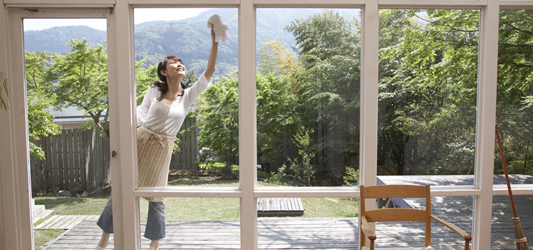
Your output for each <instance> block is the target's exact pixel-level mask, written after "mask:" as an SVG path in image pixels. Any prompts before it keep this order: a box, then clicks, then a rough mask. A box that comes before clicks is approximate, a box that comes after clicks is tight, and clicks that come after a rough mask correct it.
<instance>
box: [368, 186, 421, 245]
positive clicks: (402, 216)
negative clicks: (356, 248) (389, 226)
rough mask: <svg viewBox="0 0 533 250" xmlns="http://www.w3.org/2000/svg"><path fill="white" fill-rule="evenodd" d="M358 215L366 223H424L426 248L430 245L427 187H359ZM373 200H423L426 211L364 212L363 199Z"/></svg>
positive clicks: (393, 210) (393, 209)
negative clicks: (363, 218) (364, 218)
mask: <svg viewBox="0 0 533 250" xmlns="http://www.w3.org/2000/svg"><path fill="white" fill-rule="evenodd" d="M359 188H360V190H361V191H360V192H361V193H360V197H361V199H360V209H359V213H360V214H361V217H362V216H365V217H366V219H367V221H368V222H380V221H422V222H425V223H426V240H425V243H426V246H429V245H430V243H431V192H430V187H429V185H426V186H418V185H379V186H370V187H365V186H363V185H361V186H360V187H359ZM375 198H425V199H426V209H412V208H382V209H375V210H366V206H365V205H366V201H365V199H375Z"/></svg>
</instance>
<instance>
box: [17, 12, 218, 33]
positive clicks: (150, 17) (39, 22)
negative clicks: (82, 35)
mask: <svg viewBox="0 0 533 250" xmlns="http://www.w3.org/2000/svg"><path fill="white" fill-rule="evenodd" d="M206 10H209V8H179V9H176V8H136V9H134V11H133V16H134V18H133V20H134V23H135V24H140V23H144V22H148V21H156V20H165V21H172V20H181V19H185V18H189V17H194V16H197V15H198V14H200V13H201V12H203V11H206ZM78 25H86V26H89V27H91V28H94V29H98V30H106V27H107V26H106V21H105V19H98V18H94V19H68V22H65V19H24V30H25V31H26V30H44V29H48V28H52V27H55V26H78Z"/></svg>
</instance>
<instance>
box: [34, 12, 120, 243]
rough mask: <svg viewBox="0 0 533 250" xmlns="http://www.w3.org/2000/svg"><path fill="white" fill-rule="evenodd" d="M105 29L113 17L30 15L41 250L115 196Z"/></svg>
mask: <svg viewBox="0 0 533 250" xmlns="http://www.w3.org/2000/svg"><path fill="white" fill-rule="evenodd" d="M106 29H107V25H106V19H72V18H70V19H37V18H35V19H24V49H25V75H26V86H27V92H26V95H27V100H28V103H27V107H28V128H29V139H30V142H29V143H30V169H31V187H32V193H33V194H34V195H33V198H34V203H35V205H33V207H32V213H33V223H34V226H35V228H36V229H35V230H34V238H35V244H36V248H40V247H42V246H43V245H44V244H45V243H47V242H48V241H49V240H50V239H53V238H54V237H57V236H58V235H59V234H61V233H62V232H64V231H65V230H66V229H68V227H67V223H65V222H66V221H69V220H72V218H73V217H74V216H80V215H97V214H99V213H100V212H101V209H103V206H104V204H105V201H106V199H105V198H103V197H105V196H109V191H110V189H109V185H108V184H109V166H110V164H109V162H110V159H109V158H110V155H109V136H110V134H109V126H108V123H109V119H108V118H109V116H108V107H109V106H108V96H107V89H108V76H107V74H108V73H107V72H108V71H107V51H106V44H107V30H106ZM58 196H59V197H58ZM89 196H93V197H89ZM94 196H98V197H94ZM78 203H79V204H85V206H83V205H77V204H78ZM82 207H85V208H82Z"/></svg>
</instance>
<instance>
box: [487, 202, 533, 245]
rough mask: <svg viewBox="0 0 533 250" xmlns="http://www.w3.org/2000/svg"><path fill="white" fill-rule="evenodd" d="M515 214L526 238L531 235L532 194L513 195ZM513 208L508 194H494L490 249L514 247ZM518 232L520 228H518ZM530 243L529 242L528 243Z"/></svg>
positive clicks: (532, 232)
mask: <svg viewBox="0 0 533 250" xmlns="http://www.w3.org/2000/svg"><path fill="white" fill-rule="evenodd" d="M513 197H514V203H515V207H516V214H517V215H518V217H519V218H518V220H517V221H519V222H520V224H521V227H522V232H523V233H524V236H525V237H526V238H530V239H531V237H533V220H531V217H530V215H531V204H532V203H533V196H531V195H514V196H513ZM513 217H514V215H513V210H512V206H511V200H510V199H509V196H507V195H503V196H494V197H493V198H492V231H491V232H492V234H491V242H492V243H491V246H490V249H515V248H517V245H516V243H515V239H516V235H515V226H514V220H513ZM519 232H520V230H519ZM528 244H531V243H528Z"/></svg>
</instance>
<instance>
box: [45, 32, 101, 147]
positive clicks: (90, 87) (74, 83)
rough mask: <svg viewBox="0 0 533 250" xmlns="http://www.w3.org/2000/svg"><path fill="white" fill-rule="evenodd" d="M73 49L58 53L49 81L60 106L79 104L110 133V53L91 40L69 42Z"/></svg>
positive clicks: (80, 108)
mask: <svg viewBox="0 0 533 250" xmlns="http://www.w3.org/2000/svg"><path fill="white" fill-rule="evenodd" d="M68 45H69V46H70V47H72V51H71V52H69V53H67V54H66V55H57V54H56V55H54V56H53V57H52V61H51V67H50V68H49V71H48V72H47V79H46V80H47V81H48V82H49V83H51V84H52V86H53V87H52V92H53V94H54V95H55V96H56V97H57V99H56V100H55V102H54V106H55V107H56V108H64V107H75V108H77V109H79V110H83V111H84V112H85V113H84V114H85V115H88V116H90V118H91V119H92V123H86V125H89V126H91V127H92V126H94V127H96V128H97V129H98V130H99V131H101V132H103V133H104V134H105V135H107V136H108V137H109V129H108V127H107V124H108V122H109V121H108V114H109V112H108V111H109V106H108V102H107V101H108V97H107V91H108V76H107V54H106V48H105V46H103V45H99V46H90V45H89V43H88V42H87V40H85V39H84V40H83V41H80V40H77V39H73V40H71V41H69V42H68Z"/></svg>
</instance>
